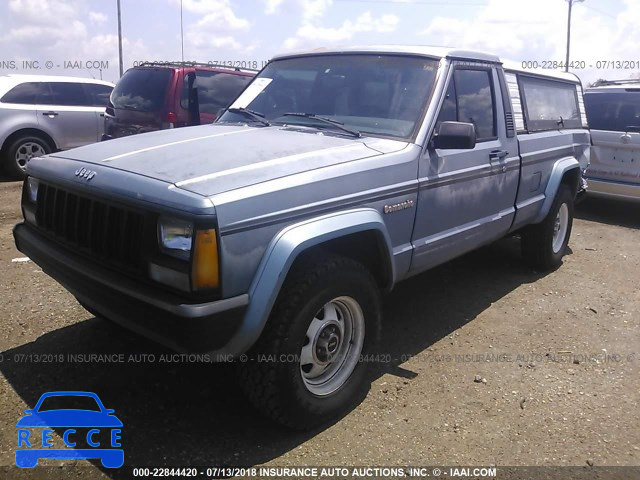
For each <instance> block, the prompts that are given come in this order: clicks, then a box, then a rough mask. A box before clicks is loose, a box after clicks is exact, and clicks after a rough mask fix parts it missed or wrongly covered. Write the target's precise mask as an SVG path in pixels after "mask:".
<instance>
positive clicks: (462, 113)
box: [438, 69, 497, 142]
mask: <svg viewBox="0 0 640 480" xmlns="http://www.w3.org/2000/svg"><path fill="white" fill-rule="evenodd" d="M448 121H454V122H466V123H472V124H473V125H474V126H475V127H476V136H477V141H479V142H481V141H483V140H491V139H494V138H496V136H497V133H496V121H495V101H494V94H493V83H492V79H491V71H490V70H477V69H473V70H471V69H456V70H455V72H454V73H453V78H452V79H451V81H450V82H449V87H448V88H447V94H446V97H445V100H444V103H443V105H442V109H441V110H440V115H439V116H438V123H440V122H448Z"/></svg>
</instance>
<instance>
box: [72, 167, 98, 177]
mask: <svg viewBox="0 0 640 480" xmlns="http://www.w3.org/2000/svg"><path fill="white" fill-rule="evenodd" d="M95 176H96V172H94V171H93V170H89V169H87V168H79V169H77V170H76V177H78V178H85V179H87V180H91V179H92V178H93V177H95Z"/></svg>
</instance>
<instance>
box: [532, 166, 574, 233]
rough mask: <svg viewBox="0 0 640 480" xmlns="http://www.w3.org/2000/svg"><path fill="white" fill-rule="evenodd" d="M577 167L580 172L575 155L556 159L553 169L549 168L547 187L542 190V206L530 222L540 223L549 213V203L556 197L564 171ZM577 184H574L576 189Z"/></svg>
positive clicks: (551, 203)
mask: <svg viewBox="0 0 640 480" xmlns="http://www.w3.org/2000/svg"><path fill="white" fill-rule="evenodd" d="M574 169H577V170H578V172H580V163H579V162H578V160H576V158H575V157H564V158H561V159H559V160H557V161H556V163H554V164H553V169H552V170H551V176H550V177H549V182H548V183H547V188H546V189H545V191H544V196H545V198H544V202H543V203H542V207H540V211H539V212H538V215H537V216H536V217H535V218H534V219H533V221H532V222H531V223H540V222H542V221H543V220H544V219H545V218H546V216H547V215H548V214H549V211H550V210H551V205H553V200H554V199H555V198H556V194H557V193H558V189H559V188H560V184H561V183H562V178H563V177H564V175H565V173H567V172H569V171H570V170H574ZM579 179H580V175H578V181H579ZM577 189H578V185H576V189H574V191H577Z"/></svg>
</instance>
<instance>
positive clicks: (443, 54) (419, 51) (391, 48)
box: [273, 45, 580, 82]
mask: <svg viewBox="0 0 640 480" xmlns="http://www.w3.org/2000/svg"><path fill="white" fill-rule="evenodd" d="M341 53H384V54H389V53H396V54H404V55H423V56H426V57H431V58H455V59H462V60H473V61H478V62H488V63H501V64H502V63H504V68H505V70H509V71H512V72H518V73H527V74H531V75H540V76H543V77H551V78H557V79H561V80H567V81H570V82H580V79H579V78H578V77H577V76H576V75H574V74H573V73H567V72H563V71H560V70H543V71H540V70H527V69H524V68H522V65H521V64H518V63H516V62H502V61H501V60H500V57H498V56H497V55H492V54H490V53H484V52H478V51H474V50H465V49H459V48H452V47H437V46H430V45H355V46H348V47H332V48H325V47H323V48H316V49H314V50H304V51H299V52H290V53H282V54H280V55H276V56H275V57H273V60H277V59H282V58H290V57H300V56H310V55H318V54H320V55H322V54H341Z"/></svg>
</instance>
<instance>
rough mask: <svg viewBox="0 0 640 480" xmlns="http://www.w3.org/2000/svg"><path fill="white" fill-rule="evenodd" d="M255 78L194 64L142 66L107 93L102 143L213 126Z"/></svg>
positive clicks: (250, 73) (234, 70) (239, 71)
mask: <svg viewBox="0 0 640 480" xmlns="http://www.w3.org/2000/svg"><path fill="white" fill-rule="evenodd" d="M255 74H256V71H253V70H246V69H237V68H231V67H224V66H218V65H215V66H209V65H205V64H194V63H189V64H181V63H175V64H174V63H144V64H141V65H140V66H137V67H133V68H130V69H129V70H127V71H126V72H125V73H124V75H123V76H122V78H120V80H119V81H118V83H117V84H116V86H115V88H114V89H113V92H112V93H111V98H110V101H109V105H108V106H107V109H106V111H105V113H104V135H102V140H108V139H111V138H118V137H124V136H127V135H133V134H136V133H144V132H151V131H154V130H161V129H165V128H175V127H186V126H190V125H200V124H204V123H211V122H213V121H214V120H215V119H216V117H217V116H218V113H219V112H220V111H221V110H223V109H225V108H226V107H228V106H229V104H230V103H231V102H232V101H233V100H234V99H235V98H236V97H237V96H238V94H239V93H240V92H241V91H242V90H243V89H244V87H245V86H247V84H248V83H249V82H250V81H251V78H252V77H253V76H254V75H255Z"/></svg>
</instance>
